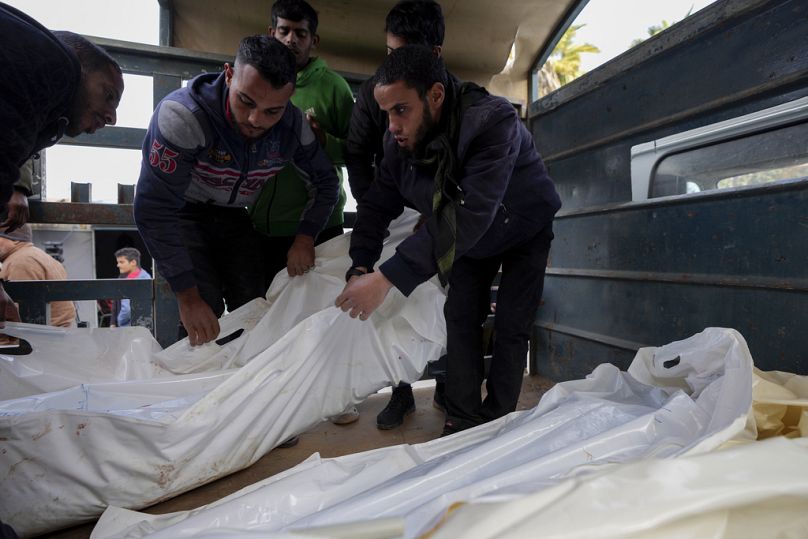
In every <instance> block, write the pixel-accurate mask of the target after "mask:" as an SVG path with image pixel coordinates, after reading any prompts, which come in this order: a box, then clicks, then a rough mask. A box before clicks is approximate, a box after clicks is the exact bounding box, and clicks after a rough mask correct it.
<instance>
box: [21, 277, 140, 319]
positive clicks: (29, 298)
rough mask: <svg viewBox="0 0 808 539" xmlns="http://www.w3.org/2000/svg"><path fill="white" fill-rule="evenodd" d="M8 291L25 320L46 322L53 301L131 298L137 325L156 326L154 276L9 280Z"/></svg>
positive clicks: (133, 317)
mask: <svg viewBox="0 0 808 539" xmlns="http://www.w3.org/2000/svg"><path fill="white" fill-rule="evenodd" d="M5 288H6V291H7V292H8V294H9V296H11V297H12V298H13V299H14V301H15V302H16V303H18V304H19V306H20V317H21V318H22V320H23V322H29V323H32V324H44V323H45V322H46V316H45V313H46V310H45V305H46V304H47V303H48V302H49V301H81V300H94V299H122V298H129V299H130V300H131V302H130V305H131V309H132V320H133V324H132V325H135V326H143V327H146V328H148V329H149V330H150V331H152V330H153V328H154V309H153V305H152V302H153V298H154V289H153V284H152V280H151V279H89V280H73V281H9V282H7V283H6V286H5Z"/></svg>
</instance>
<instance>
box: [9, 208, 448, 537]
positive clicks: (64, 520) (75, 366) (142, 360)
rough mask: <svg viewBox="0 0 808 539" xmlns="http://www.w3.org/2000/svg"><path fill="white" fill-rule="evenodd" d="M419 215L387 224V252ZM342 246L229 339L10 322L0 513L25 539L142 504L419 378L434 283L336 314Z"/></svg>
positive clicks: (437, 320) (436, 334) (276, 293)
mask: <svg viewBox="0 0 808 539" xmlns="http://www.w3.org/2000/svg"><path fill="white" fill-rule="evenodd" d="M416 217H417V215H414V214H407V215H405V216H402V218H401V219H400V220H399V221H398V222H397V223H396V225H395V226H394V227H393V228H391V235H390V238H389V239H388V243H387V245H386V247H385V249H386V251H387V253H386V255H387V256H389V255H390V254H391V250H392V249H393V248H394V245H395V244H396V243H397V242H398V241H400V239H402V238H403V237H405V236H406V235H408V234H409V233H411V230H412V226H413V224H414V222H415V218H416ZM348 242H349V238H348V237H346V236H343V237H341V238H335V239H334V240H332V241H330V242H328V243H326V244H324V245H323V246H320V247H319V248H318V251H317V261H316V264H317V268H316V269H315V270H314V271H312V272H310V273H308V274H306V275H305V276H302V277H296V278H293V279H292V278H289V277H287V276H286V275H285V274H279V276H278V277H277V278H276V279H275V282H274V283H273V286H272V287H271V288H270V290H269V292H268V301H266V300H263V299H257V300H254V301H253V302H251V303H249V304H247V305H245V306H243V307H242V308H240V309H238V310H236V311H235V312H233V313H231V314H229V315H227V316H225V317H223V318H222V320H221V327H222V331H221V333H220V336H221V337H231V340H229V341H228V342H226V343H223V344H221V345H219V344H215V343H209V344H207V345H204V346H201V347H195V348H192V347H190V346H189V345H188V342H187V340H185V341H181V342H179V343H177V344H175V345H173V346H172V347H169V348H167V349H166V350H163V351H159V346H157V345H156V343H155V342H154V341H153V339H151V338H150V337H149V335H148V334H147V333H146V332H145V331H144V330H142V329H141V328H120V329H112V330H110V329H96V330H87V329H70V330H63V329H55V330H49V329H48V328H43V327H41V326H32V325H29V324H7V329H6V332H7V333H9V334H12V335H15V336H17V337H20V338H23V339H26V340H28V341H29V342H30V343H31V345H32V348H33V352H32V354H31V355H29V356H0V365H2V369H3V372H2V378H3V386H2V387H3V391H4V393H3V395H0V398H3V399H5V400H3V401H2V402H0V492H3V495H2V496H0V520H2V521H4V522H5V523H7V524H9V525H11V526H12V527H13V528H15V530H16V531H17V532H18V533H20V534H21V535H32V534H36V533H41V532H45V531H48V530H53V529H57V528H60V527H65V526H68V525H72V524H77V523H80V522H83V521H86V520H88V519H92V518H94V517H97V516H98V515H100V514H101V512H102V511H103V510H104V509H105V508H106V507H107V506H108V505H116V506H120V507H128V508H141V507H145V506H147V505H151V504H153V503H155V502H157V501H159V500H162V499H166V498H169V497H172V496H175V495H177V494H179V493H181V492H184V491H186V490H189V489H191V488H194V487H196V486H198V485H201V484H204V483H206V482H209V481H211V480H213V479H216V478H218V477H221V476H223V475H226V474H228V473H231V472H233V471H235V470H239V469H241V468H244V467H246V466H249V465H250V464H252V463H253V462H255V461H256V460H258V459H259V458H260V457H261V456H263V455H264V454H266V453H267V452H268V451H269V450H271V449H272V448H273V447H275V446H277V445H278V444H279V443H281V442H283V441H284V440H286V439H288V438H289V437H291V436H293V435H296V434H299V433H301V432H304V431H306V430H308V429H309V428H311V427H312V426H314V425H315V424H317V423H318V422H320V421H322V420H323V419H324V418H326V417H329V416H332V415H336V414H338V413H340V412H342V411H343V410H344V409H345V408H346V407H347V406H348V405H350V404H356V403H358V402H361V401H362V400H363V399H364V398H365V397H366V396H368V395H370V394H372V393H374V392H375V391H377V390H378V389H380V388H381V387H384V386H385V385H389V384H390V383H397V382H398V381H400V380H406V381H412V380H414V379H417V378H418V377H419V376H420V373H421V371H423V369H424V367H425V365H426V363H427V362H428V361H432V360H435V359H437V358H438V357H439V356H440V353H441V351H442V349H443V346H444V343H445V326H444V324H443V319H442V306H443V301H444V296H443V293H442V291H441V290H440V289H439V288H438V287H436V286H434V285H433V284H430V283H426V285H425V286H422V287H419V289H418V290H417V291H416V292H415V293H413V294H412V295H411V296H410V297H409V298H404V297H403V296H401V295H400V294H398V293H396V292H392V293H391V294H390V296H389V298H388V301H386V302H385V304H384V306H383V308H381V309H379V310H377V311H376V312H375V313H374V314H373V316H371V318H370V319H369V320H368V321H367V322H359V321H358V320H354V319H351V318H349V317H348V316H346V315H345V314H344V313H342V311H340V310H339V309H337V308H335V307H333V301H334V299H335V298H336V296H337V295H338V294H339V292H340V291H341V290H342V288H343V286H344V277H343V276H344V273H345V269H346V268H347V267H348V266H349V265H350V264H349V261H348V259H347V256H346V253H347V245H348ZM225 340H228V339H225ZM6 391H8V393H6ZM6 395H9V396H11V397H13V398H6Z"/></svg>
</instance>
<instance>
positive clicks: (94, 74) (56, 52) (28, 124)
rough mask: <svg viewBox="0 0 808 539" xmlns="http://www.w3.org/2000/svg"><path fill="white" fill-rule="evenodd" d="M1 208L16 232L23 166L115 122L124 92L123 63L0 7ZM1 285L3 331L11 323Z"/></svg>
mask: <svg viewBox="0 0 808 539" xmlns="http://www.w3.org/2000/svg"><path fill="white" fill-rule="evenodd" d="M0 65H2V66H3V75H2V77H0V125H2V126H3V127H2V129H0V210H5V209H6V208H8V209H9V213H8V216H7V217H6V222H5V223H4V224H3V226H9V227H10V228H9V231H11V230H13V229H14V228H17V227H19V226H21V225H22V224H24V223H25V221H26V220H27V212H28V202H27V199H26V197H27V196H28V195H30V194H31V192H30V185H28V184H26V183H21V182H20V181H19V180H20V167H21V166H22V165H23V164H24V163H25V162H26V161H27V160H28V159H29V158H30V157H32V156H34V155H36V154H37V152H39V151H40V150H42V149H43V148H46V147H48V146H53V145H54V144H56V143H57V142H58V141H59V139H60V138H62V136H64V135H69V136H72V137H75V136H77V135H79V134H81V133H93V132H95V131H96V130H97V129H101V128H102V127H104V126H105V125H107V124H114V123H115V120H116V115H115V110H116V109H117V108H118V104H119V103H120V100H121V95H122V94H123V77H122V75H121V69H120V67H119V66H118V64H117V63H116V62H115V61H114V60H113V59H112V58H111V57H110V56H109V55H108V54H107V53H105V52H104V51H103V50H101V49H100V48H99V47H97V46H96V45H94V44H92V43H90V42H89V41H87V40H86V39H84V38H83V37H81V36H79V35H76V34H73V33H71V32H53V33H52V32H50V31H48V30H47V29H46V28H45V27H43V26H42V25H41V24H39V23H38V22H36V21H35V20H34V19H32V18H31V17H29V16H27V15H25V14H24V13H22V12H21V11H18V10H16V9H14V8H12V7H9V6H7V5H5V4H2V3H0ZM6 298H8V296H7V294H6V293H5V291H3V289H2V285H1V284H0V327H2V321H3V320H5V312H6V309H5V308H4V305H3V303H4V302H3V300H4V299H6Z"/></svg>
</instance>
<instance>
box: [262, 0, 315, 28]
mask: <svg viewBox="0 0 808 539" xmlns="http://www.w3.org/2000/svg"><path fill="white" fill-rule="evenodd" d="M278 18H281V19H286V20H289V21H294V22H300V21H302V20H306V21H308V23H309V32H311V33H312V34H316V33H317V24H318V23H319V21H318V19H317V12H316V11H314V8H313V7H311V4H309V3H308V2H306V1H305V0H278V1H277V2H275V3H274V4H272V28H277V26H278Z"/></svg>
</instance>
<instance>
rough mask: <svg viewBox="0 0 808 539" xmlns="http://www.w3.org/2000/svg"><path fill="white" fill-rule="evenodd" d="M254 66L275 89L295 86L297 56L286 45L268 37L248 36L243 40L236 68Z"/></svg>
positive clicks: (237, 55)
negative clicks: (290, 85)
mask: <svg viewBox="0 0 808 539" xmlns="http://www.w3.org/2000/svg"><path fill="white" fill-rule="evenodd" d="M243 64H247V65H251V66H253V67H254V68H255V69H256V70H257V71H258V73H259V74H260V75H261V77H262V78H263V79H264V80H265V81H267V82H268V83H270V84H271V85H272V86H273V87H274V88H283V87H284V86H286V85H287V84H289V83H290V82H291V83H292V84H295V80H296V78H297V71H296V68H295V65H296V64H295V55H294V53H292V51H291V50H289V48H288V47H286V45H284V44H283V43H281V42H280V41H278V40H277V39H275V38H272V37H269V36H266V35H263V34H261V35H255V36H248V37H245V38H244V39H242V40H241V43H239V46H238V52H237V53H236V67H238V66H240V65H243Z"/></svg>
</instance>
